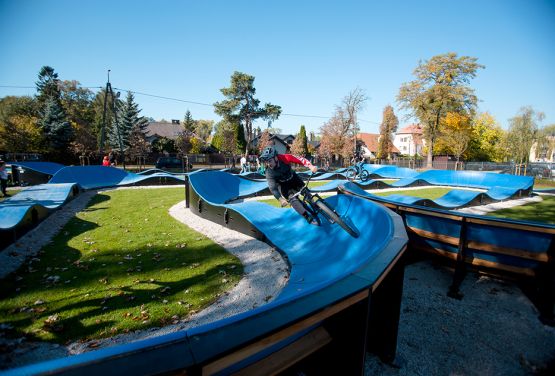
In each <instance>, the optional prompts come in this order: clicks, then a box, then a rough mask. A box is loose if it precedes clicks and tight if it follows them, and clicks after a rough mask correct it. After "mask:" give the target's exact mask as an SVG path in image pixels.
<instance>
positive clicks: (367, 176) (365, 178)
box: [360, 170, 370, 182]
mask: <svg viewBox="0 0 555 376" xmlns="http://www.w3.org/2000/svg"><path fill="white" fill-rule="evenodd" d="M368 179H370V173H369V172H368V171H366V170H362V172H361V173H360V180H361V181H363V182H366V181H368Z"/></svg>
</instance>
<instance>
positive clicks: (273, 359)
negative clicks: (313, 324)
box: [234, 326, 332, 376]
mask: <svg viewBox="0 0 555 376" xmlns="http://www.w3.org/2000/svg"><path fill="white" fill-rule="evenodd" d="M331 340H332V338H331V336H330V334H329V333H328V332H327V330H326V329H324V328H323V327H321V326H319V327H318V328H316V329H314V330H313V331H311V332H310V333H308V334H306V335H304V336H302V337H301V338H299V339H298V340H296V341H295V342H293V343H291V344H289V345H287V346H286V347H284V348H282V349H280V350H279V351H276V352H274V353H272V354H271V355H269V356H268V357H266V358H264V359H261V360H260V361H258V362H256V363H254V364H251V365H249V366H248V367H245V368H243V369H242V370H240V371H239V372H236V373H234V375H237V376H251V375H252V376H258V375H276V374H278V373H280V372H282V371H284V370H286V369H287V368H288V367H290V366H291V365H293V364H295V363H298V362H299V361H300V360H302V359H304V358H306V357H307V356H309V355H310V354H312V353H314V352H316V351H318V350H319V349H321V348H322V347H324V346H325V345H327V344H328V343H330V342H331Z"/></svg>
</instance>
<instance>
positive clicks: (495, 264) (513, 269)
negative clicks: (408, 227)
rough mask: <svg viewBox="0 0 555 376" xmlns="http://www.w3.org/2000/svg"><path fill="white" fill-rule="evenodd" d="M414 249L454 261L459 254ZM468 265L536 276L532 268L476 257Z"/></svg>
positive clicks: (435, 249)
mask: <svg viewBox="0 0 555 376" xmlns="http://www.w3.org/2000/svg"><path fill="white" fill-rule="evenodd" d="M414 248H416V249H419V250H422V251H425V252H429V253H433V254H439V255H441V256H445V257H448V258H450V259H453V260H456V259H457V254H456V253H452V252H448V251H445V250H443V249H440V248H434V247H431V246H424V245H416V246H414ZM466 263H469V264H471V265H474V266H483V267H488V268H491V269H497V270H504V271H507V272H511V273H515V274H521V275H526V276H530V277H534V276H535V275H536V273H535V271H534V269H531V268H521V267H518V266H512V265H506V264H501V263H498V262H492V261H486V260H482V259H478V258H476V257H474V258H473V259H472V261H471V262H468V260H466Z"/></svg>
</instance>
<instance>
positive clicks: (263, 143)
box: [258, 129, 273, 153]
mask: <svg viewBox="0 0 555 376" xmlns="http://www.w3.org/2000/svg"><path fill="white" fill-rule="evenodd" d="M271 137H272V135H271V133H270V131H269V130H268V129H264V130H263V131H262V133H261V134H260V139H259V140H258V152H259V153H260V152H261V151H262V150H264V149H265V148H266V147H268V146H272V145H273V142H272V141H271V140H270V138H271Z"/></svg>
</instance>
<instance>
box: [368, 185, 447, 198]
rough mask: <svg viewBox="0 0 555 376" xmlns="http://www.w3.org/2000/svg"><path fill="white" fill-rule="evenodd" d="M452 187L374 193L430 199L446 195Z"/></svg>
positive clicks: (375, 193) (377, 194) (377, 193)
mask: <svg viewBox="0 0 555 376" xmlns="http://www.w3.org/2000/svg"><path fill="white" fill-rule="evenodd" d="M452 190H453V189H451V188H422V189H409V190H400V191H388V192H374V193H373V194H374V195H376V196H389V195H394V194H398V195H405V196H414V197H421V198H428V199H430V200H433V199H436V198H440V197H441V196H443V195H445V194H446V193H447V192H449V191H452Z"/></svg>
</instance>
